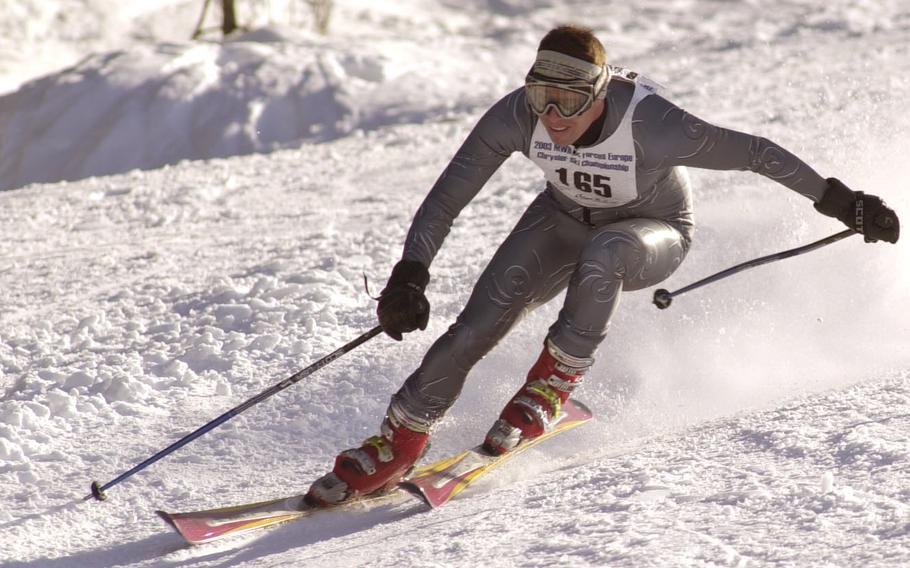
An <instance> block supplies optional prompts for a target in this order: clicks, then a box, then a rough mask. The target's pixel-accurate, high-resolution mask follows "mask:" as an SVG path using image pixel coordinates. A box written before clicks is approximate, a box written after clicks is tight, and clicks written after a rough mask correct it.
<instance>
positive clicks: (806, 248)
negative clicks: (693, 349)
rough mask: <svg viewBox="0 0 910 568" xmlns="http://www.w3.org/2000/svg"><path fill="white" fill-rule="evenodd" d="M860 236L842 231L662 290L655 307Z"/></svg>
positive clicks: (849, 230)
mask: <svg viewBox="0 0 910 568" xmlns="http://www.w3.org/2000/svg"><path fill="white" fill-rule="evenodd" d="M858 234H859V233H857V232H855V231H853V230H852V229H847V230H846V231H841V232H840V233H836V234H834V235H831V236H830V237H825V238H824V239H821V240H820V241H815V242H814V243H810V244H808V245H803V246H801V247H797V248H795V249H790V250H785V251H783V252H779V253H776V254H769V255H768V256H763V257H761V258H756V259H754V260H750V261H748V262H744V263H742V264H737V265H736V266H734V267H732V268H728V269H726V270H723V271H721V272H718V273H717V274H713V275H711V276H708V277H707V278H703V279H701V280H699V281H698V282H693V283H692V284H689V285H688V286H685V287H683V288H680V289H679V290H677V291H675V292H670V291H669V290H665V289H663V288H661V289H659V290H657V291H655V292H654V305H655V306H657V307H658V308H660V309H661V310H665V309H667V308H669V307H670V304H671V303H672V302H673V298H675V297H676V296H679V295H681V294H685V293H686V292H689V291H690V290H695V289H696V288H701V287H702V286H705V285H707V284H711V283H712V282H717V281H718V280H720V279H722V278H726V277H727V276H732V275H733V274H736V273H737V272H742V271H743V270H746V269H749V268H754V267H756V266H761V265H762V264H768V263H769V262H774V261H776V260H783V259H785V258H790V257H791V256H796V255H799V254H804V253H807V252H811V251H813V250H816V249H819V248H821V247H823V246H825V245H830V244H831V243H835V242H837V241H839V240H841V239H843V238H845V237H849V236H850V235H858Z"/></svg>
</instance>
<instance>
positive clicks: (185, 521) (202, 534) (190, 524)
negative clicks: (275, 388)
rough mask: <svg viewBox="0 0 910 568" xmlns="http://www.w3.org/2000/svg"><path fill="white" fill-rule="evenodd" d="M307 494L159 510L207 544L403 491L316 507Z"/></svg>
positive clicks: (189, 538) (187, 536) (188, 537)
mask: <svg viewBox="0 0 910 568" xmlns="http://www.w3.org/2000/svg"><path fill="white" fill-rule="evenodd" d="M303 497H304V496H303V495H302V494H301V495H293V496H291V497H285V498H281V499H273V500H270V501H261V502H259V503H250V504H247V505H236V506H231V507H219V508H215V509H206V510H204V511H192V512H187V513H168V512H167V511H155V512H156V513H157V514H158V516H159V517H161V518H162V519H163V520H164V521H165V522H166V523H167V524H169V525H170V526H171V527H172V528H173V529H174V530H176V531H177V532H178V533H179V534H180V536H182V537H183V539H184V540H185V541H186V542H188V543H189V544H205V543H207V542H212V541H214V540H219V539H222V538H225V537H228V536H238V535H242V534H246V533H248V532H252V531H257V530H261V529H266V528H270V527H276V526H278V525H283V524H286V523H290V522H291V521H296V520H298V519H302V518H304V517H309V516H310V515H313V514H314V513H318V512H320V511H340V510H345V509H354V508H358V507H360V508H368V507H370V506H372V505H376V504H379V503H381V502H384V501H391V500H392V499H394V498H395V497H400V493H399V492H398V491H392V492H390V493H384V494H380V495H367V496H365V497H361V498H359V499H354V500H350V501H346V502H344V503H341V504H340V505H335V506H333V507H315V506H312V505H310V504H308V503H307V502H306V501H305V500H304V498H303Z"/></svg>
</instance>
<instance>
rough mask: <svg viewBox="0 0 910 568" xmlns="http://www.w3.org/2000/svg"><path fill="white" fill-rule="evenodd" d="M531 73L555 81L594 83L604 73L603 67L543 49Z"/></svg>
mask: <svg viewBox="0 0 910 568" xmlns="http://www.w3.org/2000/svg"><path fill="white" fill-rule="evenodd" d="M531 72H532V73H534V74H535V75H543V76H545V77H551V78H553V79H562V80H570V81H574V80H582V81H588V82H590V83H593V82H594V81H595V80H596V79H597V78H598V77H599V76H600V74H601V73H602V72H603V67H601V66H600V65H595V64H594V63H591V62H589V61H585V60H583V59H578V58H577V57H572V56H571V55H566V54H565V53H560V52H558V51H550V50H547V49H542V50H540V51H538V52H537V59H536V60H535V61H534V65H533V66H532V67H531Z"/></svg>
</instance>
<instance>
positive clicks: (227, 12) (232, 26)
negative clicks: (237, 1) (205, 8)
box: [221, 0, 237, 35]
mask: <svg viewBox="0 0 910 568" xmlns="http://www.w3.org/2000/svg"><path fill="white" fill-rule="evenodd" d="M221 12H222V14H224V20H222V22H221V32H222V33H223V34H224V35H230V33H231V32H233V31H234V30H236V29H237V16H236V14H235V12H234V0H221Z"/></svg>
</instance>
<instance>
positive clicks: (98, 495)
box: [83, 325, 382, 501]
mask: <svg viewBox="0 0 910 568" xmlns="http://www.w3.org/2000/svg"><path fill="white" fill-rule="evenodd" d="M380 333H382V326H378V325H377V326H376V327H374V328H373V329H371V330H370V331H368V332H366V333H364V334H363V335H361V336H360V337H358V338H357V339H355V340H353V341H351V342H350V343H348V344H346V345H344V346H342V347H339V348H338V349H337V350H335V351H333V352H332V353H329V354H328V355H326V356H325V357H323V358H322V359H320V360H318V361H316V362H315V363H313V364H312V365H310V366H309V367H307V368H305V369H301V370H300V371H297V372H296V373H294V374H293V375H291V376H290V377H288V378H286V379H284V380H283V381H281V382H280V383H277V384H276V385H274V386H272V387H271V388H268V389H266V390H264V391H262V392H261V393H259V394H257V395H256V396H254V397H253V398H251V399H249V400H248V401H246V402H244V403H243V404H241V405H239V406H235V407H234V408H232V409H230V410H228V411H227V412H225V413H224V414H222V415H221V416H219V417H218V418H216V419H214V420H212V421H211V422H209V423H208V424H206V425H204V426H202V427H201V428H199V429H197V430H196V431H194V432H192V433H190V434H187V435H186V436H184V437H183V438H180V439H179V440H177V441H176V442H174V443H173V444H171V445H170V446H168V447H166V448H165V449H163V450H161V451H160V452H158V453H157V454H155V455H153V456H152V457H150V458H148V459H147V460H145V461H144V462H142V463H140V464H138V465H137V466H135V467H134V468H133V469H131V470H129V471H127V472H125V473H122V474H120V475H119V476H118V477H117V478H115V479H113V480H111V481H108V482H107V483H105V484H104V485H99V484H98V482H97V481H93V482H92V493H91V495H86V496H85V498H83V501H88V500H89V499H92V498H95V499H97V500H99V501H104V500H105V499H107V495H106V494H105V493H104V492H105V491H106V490H108V489H110V488H111V487H113V486H115V485H117V484H118V483H120V482H121V481H123V480H125V479H127V478H128V477H131V476H133V475H134V474H136V473H138V472H140V471H142V470H143V469H145V468H147V467H148V466H150V465H152V464H153V463H155V462H156V461H158V460H160V459H161V458H163V457H164V456H166V455H168V454H170V453H171V452H173V451H175V450H178V449H180V448H182V447H183V446H185V445H187V444H189V443H190V442H192V441H193V440H195V439H196V438H198V437H200V436H202V435H203V434H205V433H207V432H209V431H211V430H214V429H215V428H217V427H218V426H220V425H222V424H224V423H225V422H227V421H228V420H230V419H231V418H233V417H235V416H237V415H238V414H240V413H241V412H243V411H244V410H247V409H248V408H250V407H252V406H255V405H257V404H259V403H260V402H262V401H263V400H265V399H267V398H269V397H270V396H272V395H273V394H276V393H278V392H281V391H283V390H284V389H286V388H288V387H289V386H291V385H293V384H294V383H297V382H298V381H300V380H301V379H303V378H305V377H308V376H309V375H312V374H313V373H315V372H316V371H318V370H319V369H321V368H323V367H325V366H326V365H328V364H329V363H331V362H332V361H334V360H335V359H338V358H339V357H341V356H342V355H344V354H345V353H347V352H349V351H353V350H354V349H355V348H356V347H358V346H360V345H362V344H363V343H366V342H367V341H369V340H370V339H372V338H373V337H375V336H377V335H379V334H380Z"/></svg>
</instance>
